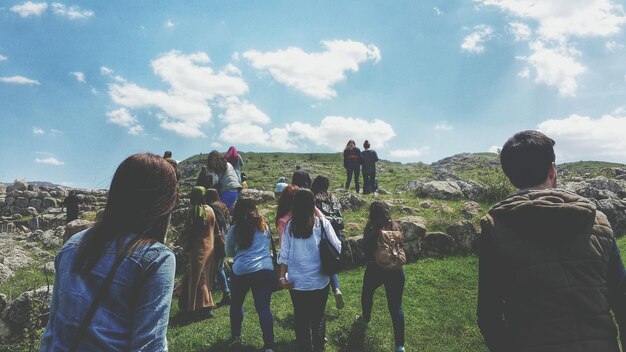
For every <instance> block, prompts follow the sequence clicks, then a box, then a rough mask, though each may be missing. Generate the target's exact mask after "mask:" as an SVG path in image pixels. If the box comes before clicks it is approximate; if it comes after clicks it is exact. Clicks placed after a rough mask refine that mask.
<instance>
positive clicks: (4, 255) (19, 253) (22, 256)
mask: <svg viewBox="0 0 626 352" xmlns="http://www.w3.org/2000/svg"><path fill="white" fill-rule="evenodd" d="M0 262H2V264H4V265H5V266H7V267H8V268H9V269H11V270H13V271H16V270H19V269H22V268H25V267H27V266H29V265H30V264H31V263H32V262H33V260H32V259H31V257H30V255H28V252H26V251H25V250H24V249H22V248H21V247H19V246H18V245H17V244H15V245H11V246H7V247H2V248H0Z"/></svg>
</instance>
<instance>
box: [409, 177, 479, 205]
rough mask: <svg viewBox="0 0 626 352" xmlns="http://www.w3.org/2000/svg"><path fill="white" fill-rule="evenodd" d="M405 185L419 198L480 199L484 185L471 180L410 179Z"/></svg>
mask: <svg viewBox="0 0 626 352" xmlns="http://www.w3.org/2000/svg"><path fill="white" fill-rule="evenodd" d="M405 187H406V188H407V189H409V190H411V189H413V190H414V191H415V195H416V196H417V197H421V198H433V199H445V200H461V199H469V200H482V199H483V198H484V187H483V186H482V185H480V184H478V183H476V182H472V181H461V180H442V181H428V182H418V181H412V182H410V183H408V184H407V185H406V186H405Z"/></svg>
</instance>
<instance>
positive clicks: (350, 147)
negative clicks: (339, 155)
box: [345, 139, 356, 149]
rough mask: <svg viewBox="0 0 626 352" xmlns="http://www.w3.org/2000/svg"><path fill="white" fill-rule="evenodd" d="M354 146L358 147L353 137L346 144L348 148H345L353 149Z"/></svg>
mask: <svg viewBox="0 0 626 352" xmlns="http://www.w3.org/2000/svg"><path fill="white" fill-rule="evenodd" d="M354 147H356V143H354V140H352V139H351V140H349V141H348V144H346V148H345V149H352V148H354Z"/></svg>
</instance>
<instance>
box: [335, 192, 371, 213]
mask: <svg viewBox="0 0 626 352" xmlns="http://www.w3.org/2000/svg"><path fill="white" fill-rule="evenodd" d="M339 202H340V203H341V209H343V210H352V211H354V210H358V209H360V208H362V207H363V206H364V205H365V204H366V202H365V199H363V197H361V196H359V195H357V194H354V193H346V194H344V195H342V196H341V197H340V198H339Z"/></svg>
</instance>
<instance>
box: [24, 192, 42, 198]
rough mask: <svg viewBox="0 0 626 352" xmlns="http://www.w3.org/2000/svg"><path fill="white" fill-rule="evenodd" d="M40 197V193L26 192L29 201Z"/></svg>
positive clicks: (25, 195)
mask: <svg viewBox="0 0 626 352" xmlns="http://www.w3.org/2000/svg"><path fill="white" fill-rule="evenodd" d="M38 195H39V192H35V191H24V197H26V198H28V199H33V198H37V196H38Z"/></svg>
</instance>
